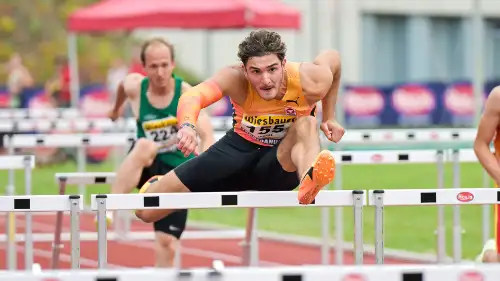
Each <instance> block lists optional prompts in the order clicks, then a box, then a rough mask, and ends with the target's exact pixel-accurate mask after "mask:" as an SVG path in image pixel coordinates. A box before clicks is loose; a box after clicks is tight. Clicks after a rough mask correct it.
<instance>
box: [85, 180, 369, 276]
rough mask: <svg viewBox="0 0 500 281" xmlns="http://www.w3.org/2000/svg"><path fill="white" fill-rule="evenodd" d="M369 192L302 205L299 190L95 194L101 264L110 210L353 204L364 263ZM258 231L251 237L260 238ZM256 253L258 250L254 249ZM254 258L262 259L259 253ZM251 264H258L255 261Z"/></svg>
mask: <svg viewBox="0 0 500 281" xmlns="http://www.w3.org/2000/svg"><path fill="white" fill-rule="evenodd" d="M364 205H366V196H365V192H364V191H361V190H354V191H352V190H335V191H325V190H322V191H320V192H319V193H318V195H317V196H316V198H315V200H314V201H313V203H312V204H309V205H300V204H299V202H298V199H297V192H293V191H281V192H279V191H277V192H275V191H268V192H254V191H246V192H202V193H170V194H165V193H161V194H154V193H146V194H144V193H141V194H92V200H91V208H92V210H93V211H97V237H98V238H97V240H98V242H97V243H98V246H97V247H98V268H99V269H105V268H106V266H107V240H106V238H107V225H106V212H107V211H116V210H143V209H174V210H175V209H211V208H269V207H275V208H279V207H305V208H307V207H335V206H337V207H352V208H353V212H354V225H355V231H354V244H355V251H354V255H355V262H356V264H362V263H363V254H364V250H363V206H364ZM257 236H258V234H257V233H256V232H254V234H253V235H252V237H251V239H252V240H253V241H254V242H253V244H257V243H255V241H256V240H257ZM252 254H256V253H252ZM250 260H254V261H257V262H258V257H251V258H250ZM251 266H258V263H257V264H252V265H251Z"/></svg>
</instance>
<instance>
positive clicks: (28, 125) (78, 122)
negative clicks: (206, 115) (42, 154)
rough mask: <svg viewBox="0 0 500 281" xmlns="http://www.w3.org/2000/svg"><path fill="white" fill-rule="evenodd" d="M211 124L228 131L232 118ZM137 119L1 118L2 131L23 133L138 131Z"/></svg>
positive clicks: (213, 118) (217, 119)
mask: <svg viewBox="0 0 500 281" xmlns="http://www.w3.org/2000/svg"><path fill="white" fill-rule="evenodd" d="M210 121H211V124H212V126H213V129H214V130H215V131H226V130H228V129H229V128H231V127H232V119H231V118H228V117H212V118H210ZM136 127H137V120H136V119H134V118H121V119H118V120H116V121H112V120H111V119H108V118H83V117H79V118H76V119H75V118H66V119H19V120H9V119H4V120H0V132H10V133H22V132H32V131H37V132H39V133H47V132H51V131H53V130H70V131H77V132H86V131H89V130H94V129H96V130H103V131H106V132H132V133H134V132H136Z"/></svg>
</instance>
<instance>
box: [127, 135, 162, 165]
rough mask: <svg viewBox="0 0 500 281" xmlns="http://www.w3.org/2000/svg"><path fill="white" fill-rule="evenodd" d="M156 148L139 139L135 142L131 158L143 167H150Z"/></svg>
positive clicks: (152, 143) (150, 142) (150, 143)
mask: <svg viewBox="0 0 500 281" xmlns="http://www.w3.org/2000/svg"><path fill="white" fill-rule="evenodd" d="M156 152H157V146H156V144H155V143H154V142H152V141H150V140H147V139H143V138H140V139H138V140H137V141H136V143H135V146H134V149H133V153H132V154H131V155H133V157H134V158H135V160H136V161H139V162H141V163H142V164H144V166H146V167H147V166H150V165H151V164H152V163H153V160H154V158H155V156H156Z"/></svg>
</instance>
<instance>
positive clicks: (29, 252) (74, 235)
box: [0, 195, 82, 271]
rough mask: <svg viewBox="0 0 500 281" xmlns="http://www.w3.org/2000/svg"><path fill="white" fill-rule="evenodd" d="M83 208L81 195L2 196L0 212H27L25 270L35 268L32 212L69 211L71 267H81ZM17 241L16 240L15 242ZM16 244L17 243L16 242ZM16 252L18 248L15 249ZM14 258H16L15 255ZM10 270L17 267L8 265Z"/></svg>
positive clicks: (0, 197)
mask: <svg viewBox="0 0 500 281" xmlns="http://www.w3.org/2000/svg"><path fill="white" fill-rule="evenodd" d="M81 209H82V199H81V197H80V196H79V195H69V196H68V195H66V196H64V195H36V196H30V195H21V196H0V212H9V213H15V212H26V216H27V218H26V225H25V235H24V238H25V240H24V243H25V253H24V254H25V270H32V268H33V230H32V228H31V223H32V222H31V216H30V219H29V220H28V215H31V213H32V212H47V211H50V212H53V211H57V212H69V213H70V216H71V231H70V235H71V239H70V241H71V268H73V269H78V268H80V236H79V235H80V218H79V216H80V210H81ZM14 231H15V230H14ZM9 242H10V241H9ZM14 243H15V242H14ZM14 245H15V244H14ZM13 251H14V253H15V252H16V249H15V248H14V249H13ZM14 258H16V257H15V256H14ZM8 270H12V271H15V270H16V268H15V267H14V268H12V267H10V266H9V267H8Z"/></svg>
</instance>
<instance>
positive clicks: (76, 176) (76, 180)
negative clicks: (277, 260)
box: [20, 172, 257, 269]
mask: <svg viewBox="0 0 500 281" xmlns="http://www.w3.org/2000/svg"><path fill="white" fill-rule="evenodd" d="M115 178H116V173H109V172H108V173H102V172H101V173H56V174H55V179H56V182H57V183H58V184H59V190H60V194H61V195H63V194H65V191H66V185H75V184H87V185H96V184H101V185H102V184H112V183H113V182H114V181H115ZM117 219H118V220H119V219H120V217H119V216H118V217H117ZM62 220H63V218H62V212H58V213H57V219H56V231H55V236H52V237H50V236H48V235H35V237H34V238H35V241H44V240H45V239H51V238H52V239H53V240H54V244H53V250H54V251H57V252H56V253H55V254H54V257H53V259H54V258H55V260H54V261H53V265H54V266H53V267H52V268H53V269H56V268H57V264H58V262H59V248H60V245H61V241H68V239H69V236H68V233H62ZM115 222H116V220H115ZM118 225H120V228H119V229H118V230H117V228H116V224H115V231H114V232H108V233H107V240H108V241H109V240H153V239H154V238H155V235H154V232H153V231H137V232H132V233H130V232H128V230H129V229H128V228H127V229H122V228H121V227H122V226H123V225H122V224H120V223H119V224H118ZM245 235H246V233H245V231H244V230H196V231H185V232H184V233H183V234H182V240H195V239H243V238H245ZM80 236H81V239H82V240H85V241H97V237H96V235H95V232H82V233H80ZM20 239H22V237H20ZM253 246H254V247H257V245H253ZM250 247H252V245H250ZM252 250H253V249H252ZM181 251H182V248H181ZM180 258H181V256H180V252H179V251H176V259H175V260H176V261H179V262H180Z"/></svg>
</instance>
